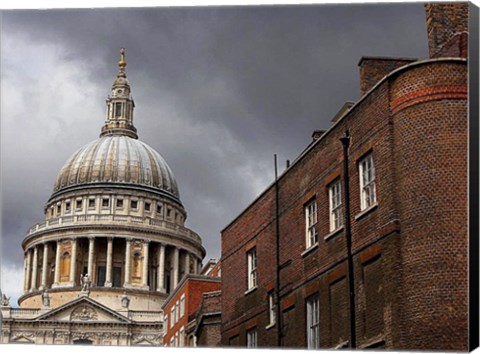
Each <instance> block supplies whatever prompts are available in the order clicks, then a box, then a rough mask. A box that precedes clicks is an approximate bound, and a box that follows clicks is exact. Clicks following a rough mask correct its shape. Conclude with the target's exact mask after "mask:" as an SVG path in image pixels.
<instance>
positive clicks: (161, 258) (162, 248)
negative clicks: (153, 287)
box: [157, 244, 166, 293]
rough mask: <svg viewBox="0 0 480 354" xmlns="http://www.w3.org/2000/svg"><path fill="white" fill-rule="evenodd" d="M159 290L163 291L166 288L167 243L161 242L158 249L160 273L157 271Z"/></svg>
mask: <svg viewBox="0 0 480 354" xmlns="http://www.w3.org/2000/svg"><path fill="white" fill-rule="evenodd" d="M157 276H158V279H157V291H160V292H162V293H164V292H166V290H165V245H163V244H160V245H159V249H158V273H157Z"/></svg>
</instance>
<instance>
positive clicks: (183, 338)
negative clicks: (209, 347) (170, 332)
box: [178, 326, 185, 347]
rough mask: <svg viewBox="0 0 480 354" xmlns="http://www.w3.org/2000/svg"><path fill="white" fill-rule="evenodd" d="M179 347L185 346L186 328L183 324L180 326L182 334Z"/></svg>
mask: <svg viewBox="0 0 480 354" xmlns="http://www.w3.org/2000/svg"><path fill="white" fill-rule="evenodd" d="M178 345H179V347H184V346H185V328H184V327H183V326H182V327H180V336H179V343H178Z"/></svg>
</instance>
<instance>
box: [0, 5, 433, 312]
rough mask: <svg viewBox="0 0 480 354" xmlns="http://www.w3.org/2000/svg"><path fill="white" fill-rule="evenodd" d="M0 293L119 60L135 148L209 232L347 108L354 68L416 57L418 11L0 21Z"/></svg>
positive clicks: (381, 8) (339, 9)
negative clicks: (147, 150) (160, 167)
mask: <svg viewBox="0 0 480 354" xmlns="http://www.w3.org/2000/svg"><path fill="white" fill-rule="evenodd" d="M1 26H2V27H1V183H2V186H1V192H2V196H1V202H2V213H1V215H2V229H1V231H2V235H1V238H2V254H1V266H2V279H1V281H2V290H3V291H4V292H5V293H7V295H11V296H12V299H14V300H15V301H13V303H14V305H16V298H17V297H18V295H19V294H20V293H21V291H22V289H21V287H22V284H23V269H22V268H23V251H22V248H21V242H22V240H23V238H24V237H25V234H26V231H27V229H28V227H30V226H32V225H34V224H35V223H37V222H41V221H42V220H43V218H44V216H43V207H44V205H45V203H46V201H47V200H48V198H49V196H50V194H51V192H52V187H53V182H54V180H55V177H56V175H57V173H58V172H59V171H60V168H61V167H62V165H63V164H64V162H66V160H67V159H68V158H69V157H70V156H71V154H73V152H74V151H75V150H77V149H78V148H80V147H81V146H83V145H85V144H86V143H88V142H90V141H92V140H95V139H96V138H97V137H98V135H99V133H100V128H101V126H102V125H103V120H104V114H105V99H106V97H107V95H108V94H109V92H110V88H111V84H112V82H113V79H114V78H115V76H116V73H117V62H118V59H119V54H118V52H119V48H120V47H125V48H126V61H127V63H128V65H127V68H126V70H127V75H128V78H129V81H130V85H131V88H132V94H133V97H134V99H135V104H136V109H135V113H134V124H135V126H136V127H137V129H138V133H139V138H140V140H142V141H144V142H145V143H147V144H149V145H150V146H152V147H153V148H154V149H156V150H157V151H158V152H159V153H160V154H161V155H162V156H163V157H164V158H165V160H166V161H167V163H168V164H169V166H170V167H171V168H172V170H173V172H174V174H175V176H176V178H177V182H178V185H179V189H180V197H181V200H182V202H183V204H184V206H185V208H186V210H187V213H188V219H187V227H189V228H191V229H192V230H194V231H196V232H197V233H198V234H199V235H200V236H201V237H202V239H203V244H204V246H205V248H206V249H207V256H206V259H208V258H219V256H220V231H221V229H222V228H223V227H225V226H226V225H227V224H228V223H229V222H230V221H231V220H232V219H233V218H234V217H236V216H237V215H238V214H239V213H241V212H242V210H244V208H245V207H246V206H248V204H249V203H250V202H251V201H253V199H254V198H255V197H256V196H257V195H258V194H260V193H261V192H262V191H263V190H264V189H265V187H267V186H268V185H269V184H270V183H271V182H272V181H273V178H274V174H273V155H274V154H277V155H278V156H279V161H280V170H281V171H282V170H283V169H284V166H285V160H286V159H290V160H294V159H295V158H296V157H297V156H298V154H299V153H300V152H301V151H302V150H303V149H304V148H305V146H306V145H308V143H309V142H310V141H311V133H312V131H313V130H315V129H327V128H328V127H329V126H330V124H331V123H330V120H331V119H332V117H333V116H334V115H335V114H336V113H337V111H338V110H339V109H340V107H341V106H342V105H343V104H344V102H345V101H355V100H357V99H358V98H359V79H358V67H357V63H358V61H359V59H360V57H361V56H363V55H367V56H376V55H378V56H402V57H405V56H407V57H417V58H426V57H427V37H426V30H425V14H424V9H423V5H422V4H420V3H408V4H407V3H404V4H384V5H374V4H369V5H358V4H354V5H348V4H347V5H345V4H343V5H300V6H265V7H261V6H255V7H191V8H139V9H133V8H131V9H93V10H71V9H70V10H47V11H45V10H42V11H32V10H22V11H18V10H17V11H15V10H10V11H3V12H2V18H1Z"/></svg>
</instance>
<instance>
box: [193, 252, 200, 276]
mask: <svg viewBox="0 0 480 354" xmlns="http://www.w3.org/2000/svg"><path fill="white" fill-rule="evenodd" d="M193 273H194V274H198V273H200V272H199V271H198V259H197V257H195V256H193Z"/></svg>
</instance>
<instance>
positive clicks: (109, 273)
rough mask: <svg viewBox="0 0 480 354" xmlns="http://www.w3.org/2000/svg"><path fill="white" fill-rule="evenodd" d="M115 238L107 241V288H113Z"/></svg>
mask: <svg viewBox="0 0 480 354" xmlns="http://www.w3.org/2000/svg"><path fill="white" fill-rule="evenodd" d="M112 258H113V238H112V237H109V238H108V240H107V269H106V273H107V274H106V276H105V284H104V286H106V287H111V286H112V263H113V259H112Z"/></svg>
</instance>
